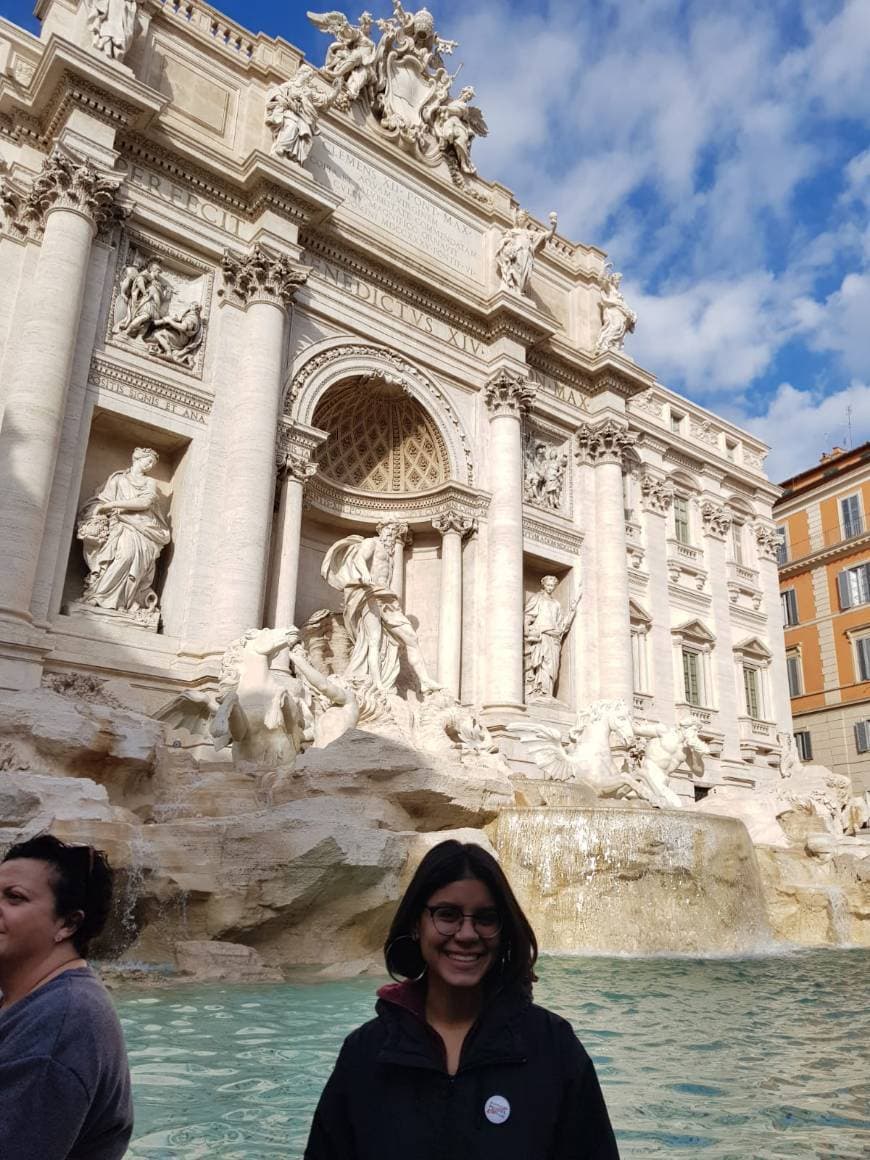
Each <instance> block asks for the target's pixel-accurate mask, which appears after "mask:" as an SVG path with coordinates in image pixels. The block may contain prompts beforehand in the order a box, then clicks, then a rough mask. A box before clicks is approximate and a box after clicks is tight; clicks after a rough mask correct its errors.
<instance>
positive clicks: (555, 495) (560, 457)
mask: <svg viewBox="0 0 870 1160" xmlns="http://www.w3.org/2000/svg"><path fill="white" fill-rule="evenodd" d="M523 468H524V470H523V499H524V500H525V501H526V503H534V504H538V505H539V506H540V507H546V508H549V509H550V511H554V512H558V511H561V510H562V493H563V490H564V483H565V472H566V471H567V470H568V455H567V453H566V452H565V451H564V450H563V449H562V448H561V447H548V446H547V444H546V443H543V442H537V441H536V440H535V438H534V436H533V435H532V434H531V433H530V434H528V435H527V436H526V438H525V447H524V453H523Z"/></svg>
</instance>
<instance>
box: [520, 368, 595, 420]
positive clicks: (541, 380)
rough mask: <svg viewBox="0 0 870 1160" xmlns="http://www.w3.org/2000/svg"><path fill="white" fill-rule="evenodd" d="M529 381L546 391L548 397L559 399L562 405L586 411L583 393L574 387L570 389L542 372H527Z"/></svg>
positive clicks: (565, 384)
mask: <svg viewBox="0 0 870 1160" xmlns="http://www.w3.org/2000/svg"><path fill="white" fill-rule="evenodd" d="M529 381H530V382H532V383H534V384H535V386H536V387H539V388H540V390H542V391H546V392H547V394H548V395H553V396H554V397H555V398H557V399H561V400H562V402H563V403H570V405H571V406H572V407H577V409H578V410H580V411H585V410H586V398H585V396H584V395H583V392H582V391H579V390H578V389H577V388H576V387H571V386H569V385H568V384H567V383H563V382H560V381H559V379H554V378H553V376H552V375H545V374H544V373H543V372H542V371H536V370H531V371H530V372H529Z"/></svg>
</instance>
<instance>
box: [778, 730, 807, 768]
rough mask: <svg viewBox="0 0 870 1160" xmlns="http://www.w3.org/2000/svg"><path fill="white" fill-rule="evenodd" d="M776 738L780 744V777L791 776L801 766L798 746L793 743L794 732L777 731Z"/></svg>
mask: <svg viewBox="0 0 870 1160" xmlns="http://www.w3.org/2000/svg"><path fill="white" fill-rule="evenodd" d="M776 740H777V741H778V743H779V746H780V756H779V773H780V777H792V776H793V775H794V774H795V773H799V772H800V771H801V769H802V768H803V762H802V761H801V755H800V754H799V753H798V747H797V745H796V744H795V740H794V734H793V733H788V732H785V731H783V732H780V733H777V735H776Z"/></svg>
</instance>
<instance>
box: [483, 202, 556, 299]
mask: <svg viewBox="0 0 870 1160" xmlns="http://www.w3.org/2000/svg"><path fill="white" fill-rule="evenodd" d="M558 222H559V218H558V215H557V214H556V212H555V211H553V212H552V213H551V214H550V228H549V230H539V229H538V228H537V227H536V226H533V225H532V224H531V219H530V217H529V215H528V214H527V213H526V211H525V210H524V209H520V208H519V207H517V208H516V209H515V210H514V224H513V225H512V226H511V227H510V229H507V230H505V231H504V233H503V234H502V236H501V240H500V241H499V243H498V247H497V248H496V251H495V261H496V266H497V268H498V274H499V277H500V278H501V288H502V290H507V291H508V292H509V293H512V294H525V293H526V288H527V286H528V284H529V278H530V277H531V275H532V270H533V268H534V265H535V255H536V254H537V253H538V252H539V251H540V250H542V249H543V248H544V246H545V245H546V243H547V242H548V241H549V240H550V238H552V237H553V236H554V235H555V233H556V226H557V225H558Z"/></svg>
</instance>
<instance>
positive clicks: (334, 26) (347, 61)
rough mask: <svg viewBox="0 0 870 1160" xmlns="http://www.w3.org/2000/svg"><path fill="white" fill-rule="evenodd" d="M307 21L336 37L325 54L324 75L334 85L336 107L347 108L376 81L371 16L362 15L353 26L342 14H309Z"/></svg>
mask: <svg viewBox="0 0 870 1160" xmlns="http://www.w3.org/2000/svg"><path fill="white" fill-rule="evenodd" d="M307 15H308V19H309V20H310V21H311V22H312V24H314V25H315V26H316V27H317V28H319V29H320V31H321V32H326V33H328V34H329V35H331V36H334V37H335V40H333V42H332V44H331V45H330V46H329V48H328V49H327V50H326V60H325V62H324V65H323V69H322V72H323V75H324V76H325V77H327V78H328V79H329V80H331V81H333V82H334V84H335V89H336V99H335V103H336V105H337V106H338V107H339V108H340V109H346V108H348V107H349V106H350V105H351V104H352V103H353V102H354V101H356V100H358V98H359V97H360V96H361V95H362V93H363V92H364V91H365V90H366V89H368V88H369V87H370V86H371V85H372V83H373V82H374V80H375V75H376V74H375V57H376V49H375V42H374V41H373V40H372V38H371V37H370V36H369V33H370V32H371V28H372V23H373V21H372V16H371V13H369V12H363V14H362V15H361V16H360V18H359V24H358V25H353V24H351V23H350V21H349V20H348V18H347V17H346V16H345V15H344V14H343V13H341V12H309V13H307Z"/></svg>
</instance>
